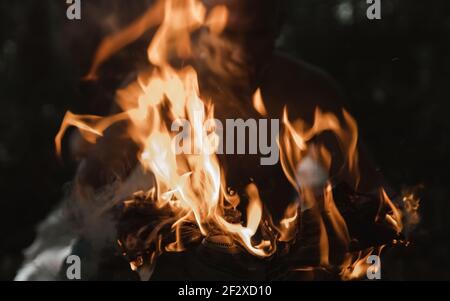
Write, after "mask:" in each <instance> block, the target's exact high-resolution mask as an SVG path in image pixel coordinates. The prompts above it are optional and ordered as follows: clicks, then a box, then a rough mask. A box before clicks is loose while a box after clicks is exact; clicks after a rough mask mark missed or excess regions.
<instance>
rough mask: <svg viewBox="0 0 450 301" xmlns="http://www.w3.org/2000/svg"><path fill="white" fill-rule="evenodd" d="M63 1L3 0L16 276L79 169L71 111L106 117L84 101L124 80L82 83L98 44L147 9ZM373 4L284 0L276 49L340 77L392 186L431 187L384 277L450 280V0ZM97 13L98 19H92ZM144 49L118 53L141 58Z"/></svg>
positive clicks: (1, 188)
mask: <svg viewBox="0 0 450 301" xmlns="http://www.w3.org/2000/svg"><path fill="white" fill-rule="evenodd" d="M64 2H65V1H58V0H51V1H50V0H47V1H31V0H27V1H20V2H17V1H5V0H4V1H2V2H1V3H0V22H1V26H0V101H1V109H0V122H1V127H0V170H1V174H0V193H1V196H0V206H1V207H0V212H1V216H0V241H1V247H0V279H12V278H13V277H14V274H15V272H16V270H17V268H18V267H19V265H20V263H21V260H22V255H21V252H22V250H23V249H24V248H25V247H27V246H28V245H29V244H30V243H31V242H32V240H33V238H34V235H35V232H34V229H35V226H36V224H37V223H38V222H39V221H40V220H42V219H43V218H44V217H45V216H46V214H47V213H48V212H49V211H50V210H51V209H52V208H54V207H55V206H56V205H57V204H58V202H59V201H60V199H61V198H62V197H63V196H64V184H65V183H66V182H68V181H70V180H71V179H72V177H73V174H74V169H75V164H74V163H71V162H70V161H69V160H65V161H64V162H65V163H64V165H61V164H60V162H58V160H57V159H56V156H55V154H54V148H53V138H54V135H55V134H56V132H57V129H58V127H59V125H60V122H61V119H62V117H63V115H64V113H65V111H66V110H67V109H69V108H70V109H71V110H72V111H75V112H89V113H95V114H102V113H103V114H104V113H105V112H104V111H102V110H104V109H103V108H105V107H106V108H108V106H104V105H103V104H102V103H101V101H100V102H97V103H87V102H86V101H83V99H84V97H86V95H90V96H91V95H92V94H99V95H101V94H102V92H103V91H109V90H110V89H108V87H107V83H108V84H111V85H115V84H117V83H118V82H119V81H120V80H121V79H122V78H123V76H122V75H121V74H120V72H119V71H120V70H118V72H115V73H114V74H111V75H110V78H108V79H107V80H105V81H103V82H102V83H101V84H100V87H96V88H95V89H94V88H93V87H91V86H90V85H89V84H82V85H79V78H80V77H81V76H82V75H83V74H84V73H85V72H86V70H88V67H89V64H90V61H91V58H92V54H93V52H94V50H95V48H96V46H97V45H98V43H99V41H100V39H101V37H103V36H104V35H106V34H107V33H110V32H112V31H114V30H117V29H118V28H120V27H121V26H123V25H124V24H127V23H128V22H129V21H130V20H132V19H133V18H135V17H136V16H138V15H139V14H140V13H141V12H142V10H143V8H144V7H145V3H142V2H141V1H136V2H135V3H134V2H133V3H130V2H131V1H126V2H127V3H124V2H125V1H120V2H122V3H120V2H119V1H106V2H105V4H104V7H101V6H99V5H97V6H92V7H89V5H90V4H89V3H84V2H86V1H82V2H83V12H84V13H86V14H91V15H93V16H95V17H96V18H92V17H91V18H90V17H89V15H86V16H83V17H82V20H81V21H68V20H67V19H65V8H66V7H65V5H64ZM138 2H139V3H138ZM319 2H320V3H319ZM124 5H126V7H127V11H129V13H127V14H126V15H124V14H123V13H122V14H121V11H123V6H124ZM94 8H96V9H94ZM100 8H101V9H100ZM366 8H367V4H366V1H364V0H340V1H337V0H336V1H331V0H330V1H316V0H302V1H294V0H292V1H287V3H286V7H285V8H284V9H283V13H284V15H283V17H284V18H286V24H285V26H284V27H283V30H282V34H281V36H280V38H279V40H278V45H279V48H281V49H282V50H284V51H286V52H288V53H290V54H292V55H294V56H297V57H300V58H302V59H303V60H306V61H308V62H311V63H313V64H315V65H317V66H320V67H321V68H323V69H324V70H326V71H327V72H329V73H330V74H331V75H332V76H333V77H335V78H336V79H337V81H338V82H339V83H340V84H341V85H342V87H343V88H344V90H345V93H346V94H347V95H348V96H349V98H348V104H349V107H350V109H351V111H352V113H353V114H354V115H355V117H356V119H357V120H358V123H359V127H360V131H361V134H362V138H363V139H364V140H365V141H366V143H367V144H368V146H369V148H370V149H371V152H372V155H373V156H374V157H375V158H376V161H377V162H378V164H379V166H381V168H382V172H383V174H384V175H385V177H386V178H387V179H388V180H389V181H390V183H392V185H393V186H395V187H396V188H397V189H400V188H401V187H402V186H408V185H417V184H423V185H424V190H423V193H422V199H423V201H422V206H421V207H422V209H421V212H422V216H423V218H422V223H421V224H420V226H419V227H418V229H417V230H416V232H415V234H414V236H413V244H412V246H410V247H409V248H399V249H394V250H391V251H390V252H389V253H386V255H385V256H383V258H382V260H383V265H382V266H383V278H385V279H399V280H401V279H450V272H449V271H447V270H448V269H450V262H449V261H450V259H448V258H447V254H449V251H450V250H449V249H450V227H449V226H448V223H447V220H448V217H449V216H448V215H449V212H450V210H449V209H450V208H449V207H450V206H449V205H448V201H447V199H448V197H449V191H448V190H447V183H446V178H448V177H447V176H446V175H447V173H448V170H449V168H448V167H449V166H448V161H447V160H448V159H447V156H446V153H447V151H448V146H449V144H450V141H449V140H450V139H449V138H448V136H447V135H446V133H447V131H448V130H449V127H450V123H449V121H448V120H449V118H448V116H449V113H450V110H449V105H447V98H448V97H449V96H450V95H449V94H450V93H449V91H448V88H447V84H448V82H449V77H450V74H449V72H450V51H449V50H450V49H448V48H450V46H448V45H447V44H446V43H445V40H446V39H448V38H449V34H450V18H449V15H450V5H449V4H448V3H447V2H446V1H444V0H440V1H434V2H433V3H423V2H418V1H417V2H414V3H413V2H412V1H406V0H397V1H389V2H386V1H385V2H383V5H382V17H383V18H382V20H379V21H369V20H368V19H367V18H366V11H365V10H366ZM114 16H116V17H114ZM83 18H84V19H83ZM274 18H275V16H274ZM94 19H98V20H99V21H98V23H97V24H87V23H86V22H87V20H94ZM84 20H86V21H84ZM100 20H101V22H100ZM77 22H78V23H77ZM91 22H92V21H91ZM69 33H70V38H68V36H67V35H68V34H69ZM73 41H76V42H77V43H83V44H82V45H78V44H73ZM141 46H142V45H135V46H131V47H135V48H136V51H134V50H133V49H134V48H131V50H130V49H129V50H128V51H127V52H124V53H123V54H121V53H119V54H118V55H119V56H120V55H129V56H132V57H134V56H139V55H141V54H140V52H141V51H139V50H141V49H142V48H140V47H141ZM102 84H103V85H104V86H102ZM102 87H103V88H104V90H102ZM103 99H105V101H106V99H108V97H106V96H105V97H103Z"/></svg>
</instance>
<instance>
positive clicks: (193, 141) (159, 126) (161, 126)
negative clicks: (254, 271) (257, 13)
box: [55, 0, 414, 279]
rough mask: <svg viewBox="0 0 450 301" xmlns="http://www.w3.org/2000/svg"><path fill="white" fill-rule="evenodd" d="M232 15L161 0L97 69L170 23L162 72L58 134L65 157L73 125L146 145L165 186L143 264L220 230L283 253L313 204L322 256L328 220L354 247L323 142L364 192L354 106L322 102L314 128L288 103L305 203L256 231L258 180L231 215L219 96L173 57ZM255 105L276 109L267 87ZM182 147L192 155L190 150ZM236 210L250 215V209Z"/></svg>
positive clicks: (143, 160)
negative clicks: (181, 136) (107, 110)
mask: <svg viewBox="0 0 450 301" xmlns="http://www.w3.org/2000/svg"><path fill="white" fill-rule="evenodd" d="M227 14H228V13H227V10H226V8H225V7H224V6H217V7H215V8H213V9H212V10H211V11H209V12H208V11H207V10H206V8H205V6H204V5H203V4H202V2H201V1H200V0H165V1H164V0H160V1H157V2H156V4H154V6H152V7H151V8H150V9H149V10H148V12H147V13H146V14H145V15H144V16H143V17H142V18H141V19H139V20H138V21H136V22H135V23H133V24H132V25H131V26H130V27H128V28H126V29H125V30H124V31H122V32H120V33H118V34H116V35H114V36H113V37H110V38H108V39H106V40H105V41H103V42H102V44H101V46H100V47H99V50H98V52H97V55H96V57H95V59H94V64H93V66H92V69H91V72H90V74H89V76H88V77H93V76H94V75H95V72H96V70H97V68H98V67H99V65H100V64H101V63H102V62H103V61H105V60H106V59H107V58H108V57H109V56H111V55H112V53H114V52H115V51H117V50H118V49H120V48H121V47H123V46H124V45H126V44H128V43H130V42H131V41H133V40H134V39H136V38H137V37H138V36H139V35H141V34H142V33H143V32H144V31H145V29H147V28H149V27H152V26H156V25H158V24H160V27H159V29H158V31H157V32H156V34H155V36H154V38H153V40H152V41H151V43H150V45H149V47H148V50H147V54H148V60H149V63H150V64H151V66H153V68H152V70H151V71H147V72H142V73H140V74H139V75H138V76H137V79H136V81H135V82H133V83H131V84H130V85H129V86H128V87H126V88H124V89H122V90H119V91H117V102H118V104H119V105H120V107H121V108H122V110H123V112H122V113H119V114H116V115H113V116H108V117H99V116H91V115H76V114H73V113H71V112H68V113H67V114H66V116H65V118H64V120H63V122H62V125H61V128H60V131H59V132H58V134H57V136H56V138H55V145H56V152H57V154H59V155H60V154H61V140H62V138H63V136H64V134H65V132H66V130H67V129H68V127H70V126H74V127H77V128H78V129H79V131H80V132H81V134H82V136H83V138H84V139H86V140H87V141H89V142H90V143H96V141H97V140H98V139H101V137H102V135H103V134H104V132H105V130H107V129H108V128H109V127H110V126H111V125H113V124H115V123H117V122H122V121H126V122H127V125H128V128H127V134H128V135H129V137H130V138H131V139H133V140H134V142H135V143H136V144H137V145H138V146H139V152H138V160H139V162H140V166H141V168H142V169H143V170H144V171H146V172H149V173H152V174H153V175H154V179H155V183H156V184H155V187H154V188H152V190H151V191H149V192H146V193H144V194H145V198H144V199H145V202H146V206H150V207H151V208H152V210H153V209H155V210H156V212H159V213H160V216H161V217H163V218H161V220H159V219H156V225H154V229H153V230H152V232H151V234H150V235H148V236H147V238H146V241H145V245H146V246H150V245H152V246H154V248H153V249H152V250H153V252H151V253H150V254H147V255H145V256H148V257H149V258H143V257H142V256H144V255H142V254H141V255H139V256H137V257H136V258H133V259H130V262H131V263H130V264H131V267H132V269H133V270H138V269H139V268H140V267H142V266H144V265H145V264H144V263H145V262H149V263H150V268H149V269H148V270H149V271H151V270H152V266H154V263H155V261H156V258H157V257H158V255H160V254H161V253H162V252H181V251H183V250H184V249H185V248H186V243H187V242H189V241H193V240H197V239H199V238H201V237H207V236H209V235H214V234H221V235H227V236H229V237H232V238H233V240H234V241H235V242H236V243H237V244H239V245H240V246H241V247H242V248H243V249H245V250H246V251H247V252H249V253H250V254H252V255H254V256H256V257H259V258H269V257H271V256H272V255H273V254H275V252H276V251H277V244H278V243H280V242H283V243H293V242H295V240H296V236H297V234H298V227H299V224H300V221H301V212H302V211H303V210H311V211H312V212H313V213H314V214H313V215H314V216H315V218H316V219H317V222H318V224H319V225H320V239H319V244H320V251H321V254H320V257H321V260H320V263H321V265H322V266H323V267H327V266H328V265H329V264H330V262H329V239H328V233H327V231H330V230H329V229H327V227H326V224H329V225H331V228H332V231H334V232H335V233H336V236H337V237H338V238H339V240H340V242H341V243H342V245H344V246H345V249H346V250H347V249H348V246H349V244H350V240H351V238H350V234H349V231H348V228H347V225H346V222H345V220H344V218H343V216H342V215H341V213H340V212H339V209H338V207H337V206H336V204H335V201H334V197H333V185H332V183H331V182H330V180H329V171H330V168H331V164H332V159H333V158H332V155H331V153H330V151H329V150H328V149H327V147H326V146H325V145H317V144H316V143H313V140H314V138H315V137H317V136H319V135H321V134H322V133H324V132H331V133H333V134H334V135H335V137H336V138H337V141H338V143H339V146H340V147H341V150H342V153H343V154H344V157H345V158H346V161H345V162H344V164H343V166H342V167H341V170H343V171H345V172H346V173H348V174H350V175H351V180H352V185H353V187H355V189H356V188H357V187H358V183H359V165H358V152H357V143H358V129H357V125H356V122H355V120H354V119H353V118H352V117H351V115H350V114H349V113H348V112H346V111H345V110H344V111H343V112H342V118H341V119H339V118H338V117H337V116H335V115H334V114H332V113H328V112H322V111H321V110H320V109H319V108H318V109H317V110H316V113H315V120H314V124H313V125H311V126H308V125H307V124H306V123H305V122H303V121H302V120H300V119H299V120H295V121H294V122H291V121H290V120H289V117H288V109H287V108H286V109H285V111H284V115H283V124H284V132H283V133H282V134H281V135H280V137H279V138H278V144H279V147H280V159H281V166H282V168H283V171H284V173H285V176H286V177H287V179H288V180H289V181H290V183H291V184H292V186H293V187H294V188H295V189H296V191H297V193H298V199H297V201H296V202H294V203H292V204H291V205H290V206H289V207H288V208H286V211H285V216H284V218H283V219H282V220H281V221H280V222H279V223H276V225H275V223H272V222H270V223H269V224H271V227H268V228H269V229H270V231H272V232H273V233H271V234H270V235H269V234H267V233H266V234H267V235H256V234H257V233H258V232H259V231H261V225H262V224H263V223H266V222H267V221H269V220H271V217H270V215H269V214H268V213H266V212H265V210H264V209H265V207H264V200H262V199H261V196H260V193H259V190H258V187H257V186H256V185H255V184H250V185H248V186H247V188H246V194H247V196H248V206H247V214H246V221H245V222H244V221H241V220H240V218H237V219H230V212H236V211H237V209H236V208H237V206H238V205H239V203H240V196H239V195H237V194H235V193H232V192H230V191H228V187H227V184H226V179H225V176H224V172H223V170H222V168H221V165H220V163H219V160H218V157H217V155H216V150H217V145H218V143H217V139H218V137H217V136H216V135H215V133H214V131H213V128H214V124H209V128H207V129H206V130H205V127H204V124H205V122H206V121H207V120H211V119H213V118H214V106H213V105H212V102H211V101H208V100H206V99H202V98H201V96H200V95H201V93H200V89H199V82H198V76H197V72H196V70H195V69H194V68H193V67H191V66H185V67H183V68H175V67H174V66H173V64H172V61H173V60H186V59H189V58H191V57H192V51H193V50H192V45H191V34H192V33H193V32H194V31H196V30H198V29H200V28H207V29H208V30H209V32H210V34H211V35H213V36H219V35H220V34H221V32H222V31H223V30H224V28H225V26H226V23H227ZM253 106H254V108H255V110H256V111H257V112H258V113H259V114H260V115H261V116H267V115H268V112H267V109H266V107H265V105H264V101H263V97H262V94H261V90H259V89H258V90H257V91H256V93H255V95H254V97H253ZM182 122H189V123H190V124H191V125H192V128H191V132H190V133H189V137H188V139H187V141H188V142H190V143H189V144H188V145H187V146H186V145H183V146H181V145H179V144H180V141H179V140H177V137H176V135H175V133H174V129H175V130H177V129H178V126H180V125H181V123H182ZM180 147H181V148H185V150H186V149H187V150H189V152H183V153H180V152H179V151H178V150H179V148H180ZM381 194H382V197H383V200H384V203H385V204H387V205H388V206H389V208H390V212H389V213H388V214H386V216H385V219H386V220H387V222H388V223H389V224H391V225H392V226H393V227H394V228H395V229H396V230H397V231H398V232H400V231H401V228H402V224H401V215H400V212H399V211H398V210H397V209H396V207H395V205H394V204H393V203H392V202H391V201H390V200H389V198H388V197H387V195H386V193H384V191H383V192H382V193H381ZM410 203H411V202H410ZM124 205H125V208H127V207H129V206H131V207H132V206H134V205H136V202H135V201H134V198H133V197H132V198H131V199H128V200H125V202H124ZM411 206H414V205H413V203H411ZM380 210H381V209H380ZM380 212H381V211H380ZM236 216H238V217H240V214H236ZM152 222H155V221H152ZM244 224H245V225H244ZM188 225H189V227H190V225H195V229H198V232H200V234H199V235H195V234H193V233H194V232H195V230H193V231H191V230H189V231H188V230H186V229H191V228H189V227H188ZM166 226H169V227H170V229H171V232H172V233H173V234H174V235H173V237H174V240H172V241H170V242H167V237H165V235H164V232H163V229H164V228H166ZM140 234H142V233H140ZM257 237H258V238H257ZM273 237H275V238H276V239H273ZM135 240H136V237H135V236H134V235H129V236H128V237H127V238H126V239H125V241H123V240H122V241H121V240H119V244H120V246H121V247H122V248H123V249H125V250H126V249H127V248H129V247H130V245H133V244H135ZM364 256H366V255H364ZM364 256H363V257H364ZM367 256H368V255H367ZM360 257H361V256H360ZM363 259H364V258H361V259H360V260H363ZM358 260H359V259H358ZM358 262H359V261H358ZM358 262H356V263H352V262H347V263H346V266H349V265H352V272H351V275H347V274H344V277H343V278H344V279H353V278H355V275H354V274H357V275H359V274H360V271H359V266H360V264H359V263H358ZM344 266H345V265H344Z"/></svg>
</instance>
